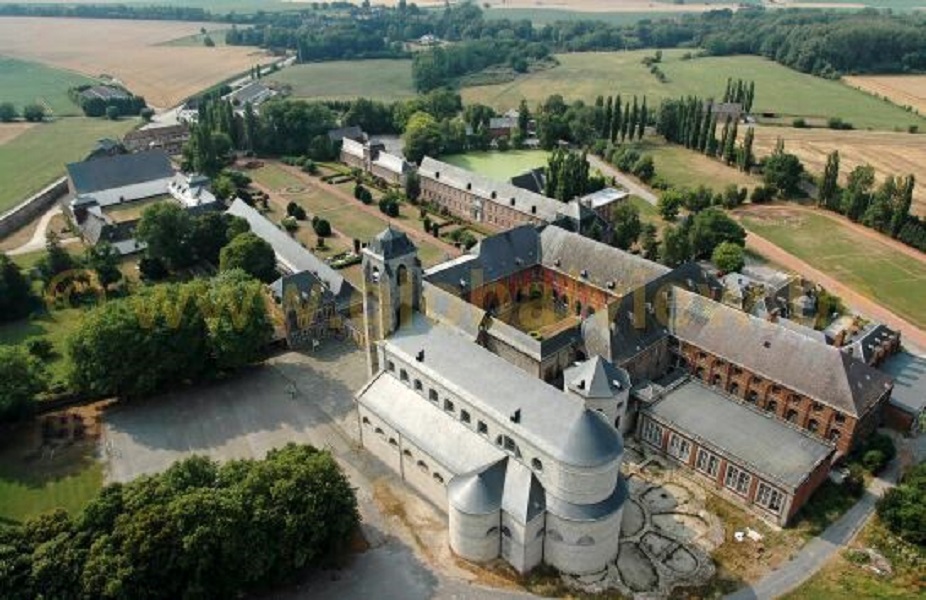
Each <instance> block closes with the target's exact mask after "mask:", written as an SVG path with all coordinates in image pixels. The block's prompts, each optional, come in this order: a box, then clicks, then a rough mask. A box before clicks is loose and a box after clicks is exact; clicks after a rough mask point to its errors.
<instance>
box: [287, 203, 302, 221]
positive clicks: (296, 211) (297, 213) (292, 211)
mask: <svg viewBox="0 0 926 600" xmlns="http://www.w3.org/2000/svg"><path fill="white" fill-rule="evenodd" d="M286 214H287V215H288V216H290V217H293V218H295V219H296V220H297V221H305V219H306V216H307V215H306V213H305V209H304V208H302V207H301V206H299V205H298V204H296V203H295V202H290V203H289V204H287V205H286Z"/></svg>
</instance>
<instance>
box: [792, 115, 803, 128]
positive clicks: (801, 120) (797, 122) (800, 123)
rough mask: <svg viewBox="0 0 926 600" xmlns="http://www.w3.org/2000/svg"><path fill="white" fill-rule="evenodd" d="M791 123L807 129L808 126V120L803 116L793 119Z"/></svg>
mask: <svg viewBox="0 0 926 600" xmlns="http://www.w3.org/2000/svg"><path fill="white" fill-rule="evenodd" d="M791 125H792V126H793V127H794V128H795V129H806V128H807V121H805V120H804V119H803V117H798V118H797V119H794V120H793V121H791Z"/></svg>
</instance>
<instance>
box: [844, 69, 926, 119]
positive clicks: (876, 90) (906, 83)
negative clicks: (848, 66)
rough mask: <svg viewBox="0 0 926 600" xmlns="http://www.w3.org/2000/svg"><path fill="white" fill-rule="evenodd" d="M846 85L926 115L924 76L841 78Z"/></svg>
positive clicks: (925, 76) (925, 79) (925, 81)
mask: <svg viewBox="0 0 926 600" xmlns="http://www.w3.org/2000/svg"><path fill="white" fill-rule="evenodd" d="M843 81H845V82H846V83H847V84H848V85H851V86H852V87H856V88H860V89H862V90H864V91H866V92H869V93H871V94H875V95H877V96H882V97H887V98H888V99H889V100H890V101H891V102H893V103H894V104H897V105H899V106H910V107H913V108H914V109H915V110H917V111H919V112H920V114H922V113H926V75H871V76H864V77H863V76H861V75H858V76H852V77H843Z"/></svg>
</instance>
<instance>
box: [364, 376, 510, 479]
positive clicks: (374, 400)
mask: <svg viewBox="0 0 926 600" xmlns="http://www.w3.org/2000/svg"><path fill="white" fill-rule="evenodd" d="M357 401H358V402H359V403H360V404H361V405H362V406H365V407H367V408H369V409H370V410H372V411H373V412H374V413H376V415H377V416H379V417H380V418H381V419H383V420H384V421H385V422H386V423H388V424H389V425H390V426H391V427H393V428H395V429H397V430H399V431H401V432H402V435H403V436H405V437H406V438H408V439H409V440H410V441H411V442H412V443H413V444H415V445H416V446H418V447H419V448H421V449H422V450H423V451H424V452H425V453H426V454H427V455H428V456H430V457H432V458H433V459H434V460H436V461H437V462H439V463H440V464H441V465H442V466H443V467H444V468H445V469H447V470H448V471H450V472H451V473H452V474H454V475H461V474H464V473H471V472H473V471H477V470H481V469H484V468H485V467H486V466H488V465H491V464H493V463H497V462H498V461H500V460H502V459H504V458H505V457H506V456H507V454H505V452H503V451H502V450H500V449H499V448H496V447H495V446H493V445H492V444H491V443H490V442H489V441H488V440H486V439H485V438H484V437H482V436H480V435H478V434H474V432H473V431H472V430H471V429H469V428H468V427H467V426H466V425H463V424H462V423H460V421H459V420H457V419H456V418H454V417H453V416H452V415H449V414H447V413H446V412H444V411H442V410H440V408H438V407H435V406H434V405H432V404H431V403H430V402H428V401H427V400H425V399H424V398H422V397H421V396H420V395H418V394H417V393H415V392H414V391H413V390H412V389H410V388H409V387H408V386H407V385H405V384H403V383H402V382H400V381H399V380H398V378H396V377H395V375H393V374H391V373H388V372H386V371H382V372H380V373H379V374H378V375H376V376H374V377H373V379H372V380H370V382H369V383H367V384H366V385H365V386H364V387H363V388H361V390H360V391H359V392H357ZM464 439H465V440H466V443H460V441H461V440H464ZM503 472H504V469H503Z"/></svg>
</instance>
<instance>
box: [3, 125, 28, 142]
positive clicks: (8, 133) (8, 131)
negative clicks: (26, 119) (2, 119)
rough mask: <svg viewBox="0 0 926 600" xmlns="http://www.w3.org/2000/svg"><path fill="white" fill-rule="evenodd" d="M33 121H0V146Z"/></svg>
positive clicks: (17, 135) (14, 137)
mask: <svg viewBox="0 0 926 600" xmlns="http://www.w3.org/2000/svg"><path fill="white" fill-rule="evenodd" d="M34 125H35V123H0V146H2V145H3V144H6V143H7V142H12V141H13V140H14V139H16V138H17V137H19V136H20V135H21V134H22V133H24V132H25V131H26V130H27V129H29V128H30V127H33V126H34Z"/></svg>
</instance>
